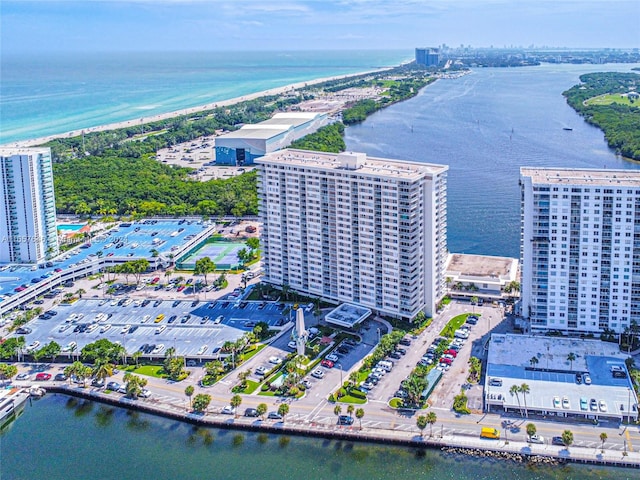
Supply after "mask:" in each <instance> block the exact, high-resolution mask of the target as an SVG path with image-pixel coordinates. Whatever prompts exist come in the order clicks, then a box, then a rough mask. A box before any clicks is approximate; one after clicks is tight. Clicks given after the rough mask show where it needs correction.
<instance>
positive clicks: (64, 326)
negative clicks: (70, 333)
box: [58, 323, 71, 332]
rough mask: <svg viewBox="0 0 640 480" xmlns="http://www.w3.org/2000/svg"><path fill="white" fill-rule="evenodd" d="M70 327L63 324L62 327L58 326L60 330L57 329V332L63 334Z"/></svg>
mask: <svg viewBox="0 0 640 480" xmlns="http://www.w3.org/2000/svg"><path fill="white" fill-rule="evenodd" d="M70 326H71V325H70V324H68V323H65V324H64V325H60V328H59V329H58V331H59V332H64V331H65V330H66V329H68V328H69V327H70Z"/></svg>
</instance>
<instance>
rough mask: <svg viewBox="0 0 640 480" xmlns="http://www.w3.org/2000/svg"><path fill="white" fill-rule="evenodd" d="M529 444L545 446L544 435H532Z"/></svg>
mask: <svg viewBox="0 0 640 480" xmlns="http://www.w3.org/2000/svg"><path fill="white" fill-rule="evenodd" d="M529 443H537V444H540V445H543V444H544V437H543V436H542V435H538V434H535V435H531V436H530V437H529Z"/></svg>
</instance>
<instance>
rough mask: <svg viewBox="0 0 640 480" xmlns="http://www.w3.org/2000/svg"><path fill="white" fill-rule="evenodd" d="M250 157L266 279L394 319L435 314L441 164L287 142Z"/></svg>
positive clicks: (443, 182) (441, 287)
mask: <svg viewBox="0 0 640 480" xmlns="http://www.w3.org/2000/svg"><path fill="white" fill-rule="evenodd" d="M256 164H257V165H258V171H259V181H258V197H259V202H260V216H261V220H262V221H263V225H264V227H263V228H264V230H263V235H262V238H261V241H262V248H263V261H264V271H265V277H264V281H266V282H268V283H272V284H275V285H288V286H289V287H290V288H292V289H294V290H296V291H298V292H300V293H303V294H306V295H309V296H314V297H320V298H324V299H328V300H333V301H338V302H348V303H354V304H356V305H360V306H364V307H367V308H370V309H372V310H373V311H376V312H378V313H381V314H386V315H391V316H396V317H400V318H406V319H412V318H414V317H415V316H416V314H417V313H418V312H420V311H421V310H422V311H424V312H425V313H426V314H427V315H432V314H433V313H434V311H435V307H436V303H437V302H438V301H439V300H440V299H441V298H442V296H443V295H444V294H445V276H444V271H445V265H446V260H447V254H448V252H447V170H448V167H447V166H443V165H433V164H427V163H418V162H409V161H398V160H388V159H383V158H372V157H367V155H366V154H364V153H352V152H346V153H340V154H332V153H322V152H308V151H300V150H292V149H287V150H282V151H279V152H274V153H271V154H268V155H266V156H264V157H262V158H260V159H257V160H256Z"/></svg>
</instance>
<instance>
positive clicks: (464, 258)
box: [445, 253, 519, 301]
mask: <svg viewBox="0 0 640 480" xmlns="http://www.w3.org/2000/svg"><path fill="white" fill-rule="evenodd" d="M518 265H519V263H518V260H517V259H515V258H509V257H492V256H487V255H464V254H460V253H453V254H451V255H449V259H448V261H447V267H446V273H445V275H446V278H447V287H448V289H449V295H450V296H451V297H452V298H459V299H460V298H462V299H469V298H471V297H473V296H476V297H478V298H479V299H484V300H487V301H493V300H502V299H504V298H505V297H506V296H508V295H505V293H504V289H505V287H506V286H507V285H508V284H509V283H511V282H514V281H517V280H518Z"/></svg>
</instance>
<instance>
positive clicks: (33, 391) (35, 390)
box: [29, 387, 47, 398]
mask: <svg viewBox="0 0 640 480" xmlns="http://www.w3.org/2000/svg"><path fill="white" fill-rule="evenodd" d="M45 393H47V391H46V390H45V389H44V388H40V387H31V388H30V389H29V395H31V396H32V397H36V398H40V397H44V394H45Z"/></svg>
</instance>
